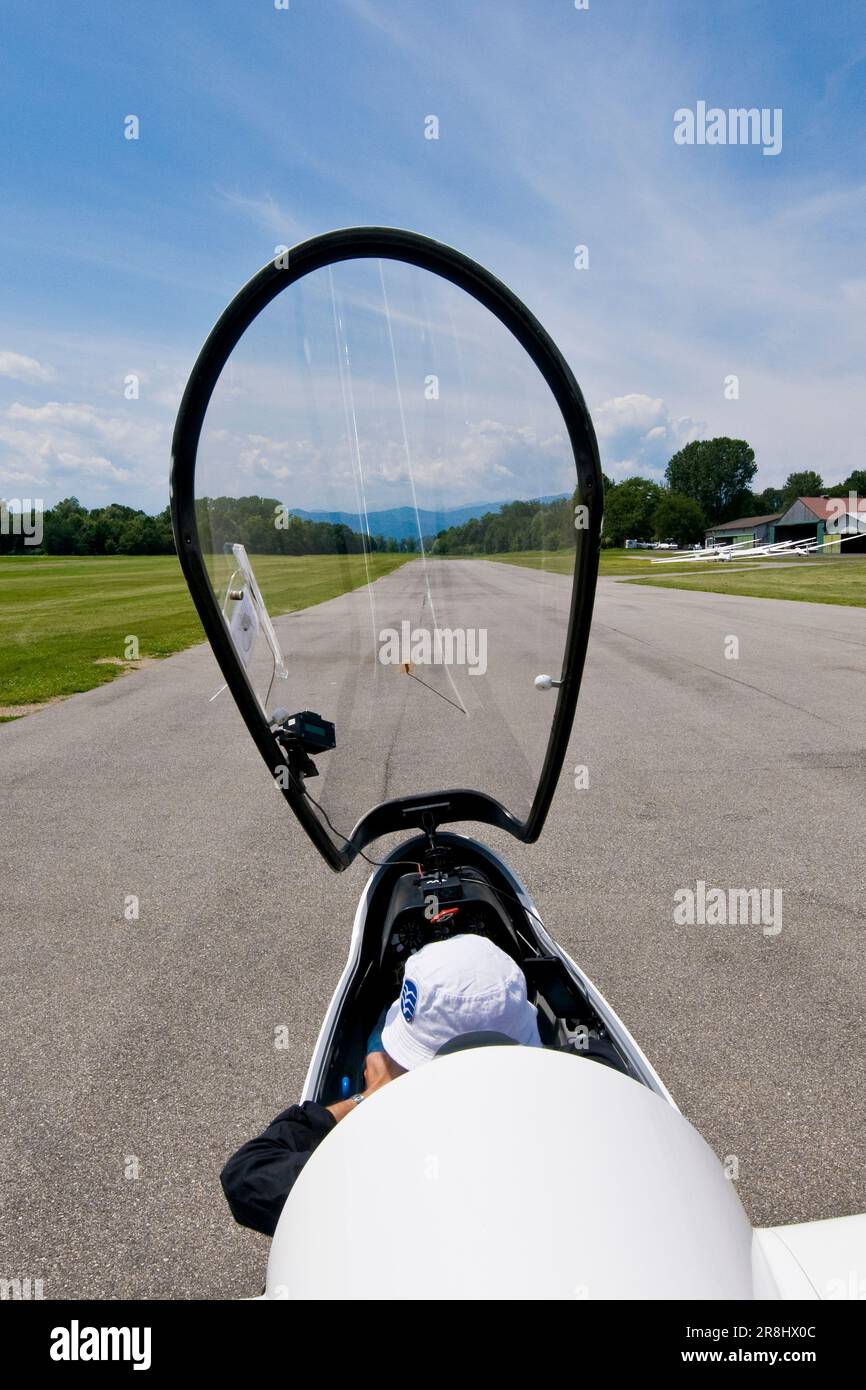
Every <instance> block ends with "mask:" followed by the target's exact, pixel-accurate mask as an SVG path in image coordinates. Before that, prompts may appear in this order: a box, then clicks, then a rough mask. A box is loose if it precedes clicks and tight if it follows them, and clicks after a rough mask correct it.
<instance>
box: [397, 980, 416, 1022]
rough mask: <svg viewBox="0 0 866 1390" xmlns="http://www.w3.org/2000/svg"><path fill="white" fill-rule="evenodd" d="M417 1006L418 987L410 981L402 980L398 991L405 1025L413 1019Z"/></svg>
mask: <svg viewBox="0 0 866 1390" xmlns="http://www.w3.org/2000/svg"><path fill="white" fill-rule="evenodd" d="M417 1006H418V986H417V985H416V984H415V983H414V982H413V981H412V980H404V981H403V988H402V990H401V991H400V1009H401V1011H402V1014H403V1017H404V1018H405V1020H406V1022H407V1023H411V1022H412V1019H413V1018H414V1017H415V1010H416V1008H417Z"/></svg>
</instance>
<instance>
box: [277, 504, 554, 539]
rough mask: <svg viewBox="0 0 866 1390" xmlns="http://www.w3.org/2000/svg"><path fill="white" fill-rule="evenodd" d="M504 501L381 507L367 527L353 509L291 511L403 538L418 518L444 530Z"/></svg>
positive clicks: (424, 525)
mask: <svg viewBox="0 0 866 1390" xmlns="http://www.w3.org/2000/svg"><path fill="white" fill-rule="evenodd" d="M556 496H557V497H567V496H568V494H567V493H565V492H562V493H558V494H556ZM533 500H540V501H542V502H553V501H555V500H556V498H555V497H542V498H540V499H533ZM505 505H506V502H469V503H467V505H466V506H464V507H447V508H445V509H443V510H441V511H439V510H435V511H433V510H429V509H426V508H424V507H419V508H418V512H417V514H416V512H415V510H414V508H412V507H388V508H386V510H384V511H380V512H368V513H367V525H366V528H365V526H364V522H363V520H362V518H361V517H360V516H358V514H357V513H356V512H305V511H302V510H301V508H300V507H293V508H292V512H293V513H294V515H295V516H300V517H303V518H304V520H306V521H330V522H332V523H336V524H341V525H343V526H349V527H350V528H351V529H352V530H353V531H364V530H365V529H366V530H367V532H368V534H369V535H371V536H384V537H385V539H386V540H395V541H402V540H407V539H408V537H409V536H417V535H418V523H419V522H420V524H421V534H422V535H423V536H436V535H438V534H439V532H440V531H447V529H448V527H449V526H462V525H463V523H464V522H466V521H472V519H473V518H474V517H476V516H484V514H485V512H498V511H500V510H501V509H502V508H503V507H504V506H505Z"/></svg>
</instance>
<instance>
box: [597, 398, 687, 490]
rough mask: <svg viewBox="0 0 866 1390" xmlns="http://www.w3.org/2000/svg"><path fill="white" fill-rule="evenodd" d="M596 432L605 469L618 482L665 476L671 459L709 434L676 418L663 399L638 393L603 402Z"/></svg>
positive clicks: (598, 411) (681, 418)
mask: <svg viewBox="0 0 866 1390" xmlns="http://www.w3.org/2000/svg"><path fill="white" fill-rule="evenodd" d="M595 430H596V434H597V435H598V439H599V445H600V447H601V461H602V467H603V468H604V470H605V472H606V473H607V474H608V475H611V476H613V478H614V479H617V480H618V479H621V478H627V477H630V476H631V475H633V474H635V473H641V474H644V475H647V476H650V477H652V476H655V477H657V478H659V477H661V476H662V474H663V473H664V469H665V466H666V465H667V462H668V460H669V459H670V458H671V456H672V455H673V454H675V453H676V452H677V450H678V449H681V448H682V447H683V445H684V444H688V443H689V441H690V440H692V439H698V438H699V437H700V436H701V435H703V434H704V433H705V427H704V426H702V425H701V424H700V423H699V422H698V421H696V420H692V419H691V418H690V417H689V416H680V417H675V416H674V415H673V414H672V413H671V411H670V410H669V408H668V407H667V405H666V404H665V402H664V401H663V400H662V399H661V397H658V396H656V397H653V396H645V395H641V394H639V393H637V392H633V393H632V394H630V395H628V396H614V397H612V398H611V399H610V400H607V401H603V402H602V404H601V405H600V406H599V407H598V409H597V410H596V412H595Z"/></svg>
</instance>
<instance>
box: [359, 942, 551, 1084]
mask: <svg viewBox="0 0 866 1390" xmlns="http://www.w3.org/2000/svg"><path fill="white" fill-rule="evenodd" d="M481 1032H483V1033H489V1032H496V1033H504V1034H505V1035H506V1037H509V1038H513V1039H514V1041H515V1042H516V1043H524V1044H526V1045H527V1046H529V1047H541V1038H540V1037H539V1036H538V1014H537V1010H536V1008H535V1005H534V1004H530V1002H529V1000H528V999H527V997H526V978H525V976H524V974H523V971H522V970H521V969H520V967H519V966H518V965H516V964H515V962H514V961H513V960H512V959H511V957H510V956H507V955H506V954H505V952H504V951H500V949H499V947H498V946H494V944H493V942H492V941H487V940H486V939H485V938H484V937H483V936H471V935H468V936H454V937H451V938H450V939H449V940H448V941H433V942H431V944H430V945H429V946H424V947H422V949H421V950H420V951H417V952H416V953H415V955H414V956H412V957H411V958H410V959H409V960H408V961H407V962H406V969H405V973H404V977H403V989H402V992H401V994H400V998H399V999H396V1000H395V1001H394V1003H393V1004H392V1005H391V1007H390V1009H389V1010H388V1012H387V1014H386V1016H385V1023H384V1026H383V1028H382V1046H383V1047H384V1049H385V1051H386V1052H387V1053H388V1056H389V1057H393V1059H394V1061H395V1062H397V1063H398V1065H399V1066H401V1067H406V1068H407V1070H411V1069H412V1067H417V1066H420V1065H421V1063H422V1062H429V1061H430V1059H431V1058H432V1057H435V1055H436V1053H437V1052H438V1051H439V1048H440V1047H443V1046H444V1045H445V1043H447V1042H450V1041H451V1039H452V1038H456V1037H459V1036H461V1034H463V1033H481Z"/></svg>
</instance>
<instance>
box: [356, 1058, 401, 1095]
mask: <svg viewBox="0 0 866 1390" xmlns="http://www.w3.org/2000/svg"><path fill="white" fill-rule="evenodd" d="M405 1070H406V1068H405V1067H401V1066H399V1065H398V1064H397V1063H396V1062H395V1061H394V1060H393V1058H391V1057H389V1056H388V1054H387V1052H368V1053H367V1060H366V1061H365V1063H364V1087H365V1090H364V1095H365V1096H369V1095H372V1094H373V1092H374V1091H378V1090H380V1089H381V1088H382V1086H387V1084H388V1082H389V1081H393V1080H394V1078H395V1077H397V1076H402V1075H403V1072H404V1071H405Z"/></svg>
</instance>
